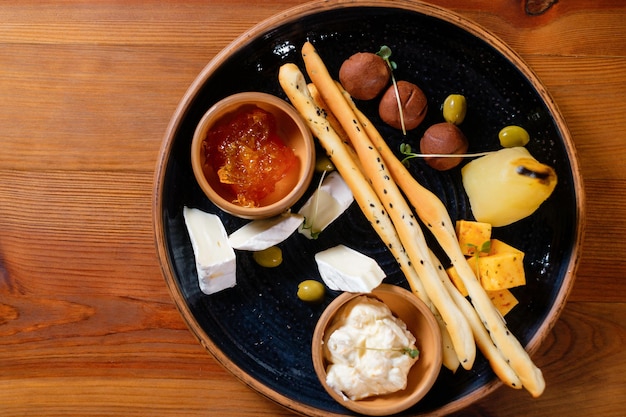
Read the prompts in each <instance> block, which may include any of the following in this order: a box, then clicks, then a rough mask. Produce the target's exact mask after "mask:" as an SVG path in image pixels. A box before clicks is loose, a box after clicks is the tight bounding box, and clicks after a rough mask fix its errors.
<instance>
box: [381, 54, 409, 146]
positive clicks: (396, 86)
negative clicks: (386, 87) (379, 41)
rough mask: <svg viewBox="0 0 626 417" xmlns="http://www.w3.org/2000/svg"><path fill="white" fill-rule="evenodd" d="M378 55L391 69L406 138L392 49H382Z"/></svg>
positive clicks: (403, 132) (404, 133)
mask: <svg viewBox="0 0 626 417" xmlns="http://www.w3.org/2000/svg"><path fill="white" fill-rule="evenodd" d="M376 55H378V56H379V57H381V58H382V59H383V60H384V61H385V62H386V63H387V66H388V67H389V69H390V70H391V82H392V84H393V89H394V91H395V92H396V102H397V103H398V111H399V112H400V125H402V134H403V135H404V136H406V127H405V126H404V112H403V111H402V103H401V102H400V92H399V91H398V83H397V82H396V77H394V75H393V71H394V70H395V69H396V68H398V65H397V64H396V63H395V62H394V61H392V60H390V59H389V58H390V57H391V48H389V47H388V46H386V45H383V46H381V47H380V50H379V51H378V52H376Z"/></svg>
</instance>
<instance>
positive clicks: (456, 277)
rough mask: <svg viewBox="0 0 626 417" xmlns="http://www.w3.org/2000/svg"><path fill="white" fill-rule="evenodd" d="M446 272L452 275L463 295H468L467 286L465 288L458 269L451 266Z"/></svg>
mask: <svg viewBox="0 0 626 417" xmlns="http://www.w3.org/2000/svg"><path fill="white" fill-rule="evenodd" d="M446 272H447V274H448V276H449V277H450V281H452V283H453V284H454V286H455V287H456V289H457V290H459V292H460V293H461V295H462V296H463V297H467V296H468V292H467V288H465V284H463V281H462V280H461V277H460V276H459V273H458V272H457V271H456V268H455V267H453V266H451V267H450V268H448V269H446Z"/></svg>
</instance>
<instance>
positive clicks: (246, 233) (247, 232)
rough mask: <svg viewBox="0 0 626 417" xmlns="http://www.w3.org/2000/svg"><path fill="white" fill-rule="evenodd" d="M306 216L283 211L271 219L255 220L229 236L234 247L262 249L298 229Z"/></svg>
mask: <svg viewBox="0 0 626 417" xmlns="http://www.w3.org/2000/svg"><path fill="white" fill-rule="evenodd" d="M303 220H304V216H303V215H301V214H297V213H283V214H280V215H278V216H276V217H272V218H271V219H262V220H253V221H251V222H249V223H246V224H245V225H244V226H242V227H241V228H239V229H237V230H236V231H234V232H233V233H231V234H230V236H228V241H229V242H230V245H231V246H232V247H233V249H238V250H249V251H260V250H263V249H267V248H269V247H270V246H274V245H277V244H279V243H280V242H282V241H284V240H285V239H287V238H288V237H289V236H291V234H292V233H293V232H295V231H296V230H298V227H300V225H301V224H302V221H303Z"/></svg>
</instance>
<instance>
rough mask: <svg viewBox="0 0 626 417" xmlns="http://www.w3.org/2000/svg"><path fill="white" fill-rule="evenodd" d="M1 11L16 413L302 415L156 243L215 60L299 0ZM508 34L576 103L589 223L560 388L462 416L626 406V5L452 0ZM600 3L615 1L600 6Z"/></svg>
mask: <svg viewBox="0 0 626 417" xmlns="http://www.w3.org/2000/svg"><path fill="white" fill-rule="evenodd" d="M14 3H15V4H13V5H10V4H7V2H3V4H2V5H0V138H1V139H0V140H1V144H2V147H1V149H0V415H3V416H81V417H83V416H104V415H107V416H114V415H115V416H117V415H119V416H126V417H128V416H145V415H157V416H181V415H185V416H208V415H220V416H287V415H291V414H290V413H289V412H288V411H286V410H285V409H283V408H282V407H280V406H278V405H276V404H274V403H272V402H270V401H268V400H266V399H265V398H263V397H261V396H260V395H258V394H257V393H255V392H253V391H251V390H249V389H248V388H247V387H246V386H244V385H243V384H241V383H240V382H239V381H238V380H236V379H235V378H234V377H232V376H231V375H230V373H229V372H228V371H226V370H224V369H222V368H221V367H220V366H219V365H218V363H217V362H216V361H215V360H214V359H213V358H212V357H211V356H210V355H209V354H207V352H206V351H205V350H204V349H203V348H202V346H200V344H199V343H198V342H197V341H196V340H195V339H194V337H193V336H192V334H191V333H190V332H189V331H188V329H187V327H186V325H185V324H184V323H183V321H182V319H181V316H180V315H179V313H178V311H177V310H176V308H175V306H174V304H173V302H172V300H171V298H170V295H169V293H168V291H167V288H166V286H165V283H164V280H163V278H162V274H161V269H160V267H159V262H158V259H157V255H156V250H155V247H154V236H153V228H152V215H151V207H152V204H151V203H152V192H153V176H154V169H155V163H156V160H157V155H158V152H159V148H160V146H161V141H162V138H163V134H164V132H165V130H166V126H167V124H168V121H169V119H170V117H171V115H172V113H173V112H174V109H175V108H176V106H177V104H178V102H179V100H180V98H181V97H182V95H183V93H184V92H185V90H186V89H187V87H188V86H189V85H190V83H191V82H192V81H193V79H194V78H195V77H196V75H197V74H198V73H199V72H200V71H201V69H202V68H203V67H204V66H205V65H206V64H207V62H209V60H211V58H212V57H213V56H214V55H215V54H216V53H217V52H218V51H220V50H221V49H222V48H224V47H225V46H226V45H227V44H228V43H229V42H231V41H232V40H233V39H234V38H235V37H237V36H238V35H239V34H241V33H242V32H243V31H245V30H247V29H249V28H250V27H252V26H253V25H254V24H256V23H258V22H260V21H261V20H263V19H265V18H268V17H270V16H272V15H274V14H276V13H280V12H282V11H284V10H286V9H288V8H289V7H291V6H296V5H298V4H301V3H303V2H302V1H299V0H265V1H263V2H254V1H243V0H216V1H213V0H211V1H198V0H186V1H170V2H168V1H148V0H135V1H133V0H126V1H109V2H89V1H78V0H67V1H63V2H57V3H58V4H56V3H55V2H40V1H34V0H26V1H19V2H14ZM433 3H436V4H439V5H441V6H445V7H448V8H450V9H452V10H454V11H456V12H458V13H460V14H462V15H464V16H466V17H469V18H471V19H473V20H475V21H476V22H478V23H479V24H482V25H483V26H484V27H486V28H487V29H488V30H490V31H491V32H493V33H494V34H496V35H497V36H499V37H500V38H502V39H503V40H504V41H505V42H507V43H508V44H509V45H510V46H511V47H513V48H514V49H515V50H516V51H517V52H518V53H519V54H520V55H521V56H522V57H523V58H524V59H525V60H526V61H527V62H528V63H529V64H530V66H531V67H532V68H533V69H534V70H535V71H536V72H537V74H538V75H539V77H540V78H541V79H542V80H543V82H544V83H545V84H546V85H547V87H548V89H549V91H550V92H551V94H552V95H553V96H554V98H555V99H556V101H557V103H558V105H559V106H560V108H561V110H562V112H563V115H564V117H565V119H566V120H567V122H568V124H569V127H570V129H571V133H572V136H573V138H574V140H575V144H576V147H577V150H578V152H579V156H580V162H581V167H582V173H583V176H584V180H585V190H586V193H587V199H588V206H587V234H586V238H585V241H584V252H583V256H582V260H581V263H580V268H579V272H578V278H577V281H576V284H575V287H574V289H573V292H572V293H571V297H570V299H569V303H568V304H567V307H566V308H565V311H564V313H563V315H562V317H561V319H560V320H559V321H558V322H557V323H556V326H555V328H554V330H553V331H552V333H551V335H550V337H549V338H548V340H547V341H546V343H544V345H542V347H541V349H540V350H539V352H538V353H537V354H536V356H535V359H536V362H537V364H538V365H539V366H540V367H541V368H542V369H543V370H544V373H545V377H546V380H547V383H548V388H547V391H546V392H545V393H544V395H543V396H542V397H540V398H539V399H535V400H532V399H530V397H529V396H528V395H525V393H523V392H520V391H515V390H510V389H507V388H500V389H498V390H497V391H496V392H495V393H494V394H492V395H490V396H489V397H487V398H485V399H484V400H482V401H480V402H478V403H477V404H475V405H474V406H472V407H470V408H469V409H467V410H464V411H463V412H461V413H459V414H458V415H475V416H494V417H495V416H499V417H502V416H518V415H532V416H553V415H563V416H585V417H587V416H589V415H602V416H605V417H606V416H622V415H623V413H624V410H626V377H625V376H624V375H626V355H624V348H623V346H624V345H625V343H626V326H625V321H626V320H625V319H624V317H626V239H625V238H624V236H625V235H626V193H625V192H624V191H625V190H626V170H625V169H624V158H626V118H625V116H624V114H625V110H624V109H625V108H626V26H624V24H623V22H624V21H625V19H626V3H624V2H623V1H621V0H604V1H602V2H589V1H585V0H566V1H560V2H558V3H556V2H555V3H556V4H555V5H554V6H552V7H551V8H549V9H548V10H547V11H544V12H542V10H537V9H541V8H542V4H543V3H548V2H541V1H529V6H533V7H535V9H534V10H535V12H534V13H535V15H531V14H529V13H527V12H525V7H524V3H525V2H524V1H521V0H518V1H511V0H507V1H505V0H498V1H493V0H477V1H473V2H468V3H471V4H468V5H464V3H465V2H458V1H455V0H436V1H433ZM594 3H595V5H594Z"/></svg>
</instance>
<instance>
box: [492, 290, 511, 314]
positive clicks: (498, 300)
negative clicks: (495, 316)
mask: <svg viewBox="0 0 626 417" xmlns="http://www.w3.org/2000/svg"><path fill="white" fill-rule="evenodd" d="M487 295H488V296H489V299H490V300H491V302H492V303H493V305H494V306H495V307H496V309H497V310H498V311H499V312H500V314H502V316H503V317H504V316H506V314H507V313H508V312H509V311H511V309H513V307H515V306H516V305H517V304H518V303H519V302H518V301H517V298H515V296H514V295H513V293H511V291H509V290H506V289H505V290H498V291H487Z"/></svg>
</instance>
